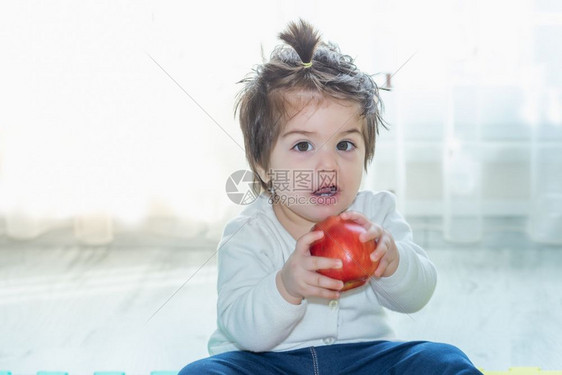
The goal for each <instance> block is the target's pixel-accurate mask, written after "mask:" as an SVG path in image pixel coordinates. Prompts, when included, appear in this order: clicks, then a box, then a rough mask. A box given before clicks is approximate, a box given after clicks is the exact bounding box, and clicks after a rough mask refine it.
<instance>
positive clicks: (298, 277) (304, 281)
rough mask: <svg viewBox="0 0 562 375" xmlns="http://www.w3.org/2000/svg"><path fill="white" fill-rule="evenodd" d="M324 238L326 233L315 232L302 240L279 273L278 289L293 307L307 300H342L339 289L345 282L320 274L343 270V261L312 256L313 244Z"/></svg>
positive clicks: (306, 235)
mask: <svg viewBox="0 0 562 375" xmlns="http://www.w3.org/2000/svg"><path fill="white" fill-rule="evenodd" d="M323 236H324V232H322V231H314V232H308V233H306V234H304V235H303V236H302V237H301V238H299V239H298V240H297V245H296V248H295V251H294V252H293V253H292V254H291V256H290V257H289V259H287V261H286V262H285V264H284V265H283V268H282V269H281V270H280V271H279V272H278V273H277V276H276V279H275V281H276V284H277V289H279V292H280V293H281V295H282V296H283V298H285V299H286V300H287V301H288V302H290V303H292V304H295V305H298V304H300V303H301V301H302V300H303V298H306V297H321V298H327V299H337V298H339V297H340V293H339V290H341V289H342V288H343V281H340V280H335V279H332V278H329V277H327V276H323V275H321V274H319V273H318V272H316V271H317V270H320V269H329V268H341V267H342V262H341V260H339V259H332V258H324V257H315V256H312V255H310V250H309V248H310V245H311V244H312V243H313V242H314V241H317V240H319V239H320V238H322V237H323Z"/></svg>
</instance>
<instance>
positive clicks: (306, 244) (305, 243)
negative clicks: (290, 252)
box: [295, 230, 324, 254]
mask: <svg viewBox="0 0 562 375" xmlns="http://www.w3.org/2000/svg"><path fill="white" fill-rule="evenodd" d="M322 237H324V232H323V231H321V230H316V231H313V232H308V233H305V234H304V235H303V236H302V237H301V238H299V239H298V241H297V245H296V247H295V251H296V252H299V253H301V254H307V253H308V252H309V251H310V245H312V244H313V243H314V242H315V241H318V240H319V239H321V238H322Z"/></svg>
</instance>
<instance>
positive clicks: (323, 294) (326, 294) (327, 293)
mask: <svg viewBox="0 0 562 375" xmlns="http://www.w3.org/2000/svg"><path fill="white" fill-rule="evenodd" d="M306 294H307V296H308V297H312V296H313V297H320V298H325V299H339V298H340V292H338V291H335V290H330V289H324V288H319V287H313V286H311V287H309V289H308V290H307V293H306Z"/></svg>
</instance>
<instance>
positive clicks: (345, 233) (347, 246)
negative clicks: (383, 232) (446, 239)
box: [310, 216, 379, 291]
mask: <svg viewBox="0 0 562 375" xmlns="http://www.w3.org/2000/svg"><path fill="white" fill-rule="evenodd" d="M317 230H321V231H323V232H324V237H322V238H321V239H319V240H318V241H315V242H314V243H313V244H312V245H310V254H311V255H313V256H320V257H326V258H337V259H341V261H342V263H343V265H342V268H338V269H333V268H332V269H324V270H318V272H319V273H321V274H322V275H325V276H328V277H331V278H333V279H337V280H341V281H343V282H344V287H343V289H342V291H345V290H349V289H353V288H357V287H359V286H361V285H363V284H365V283H366V282H367V280H369V277H371V276H372V275H373V274H374V273H375V270H376V269H377V266H378V264H379V263H378V262H373V261H372V260H371V257H370V255H371V253H372V252H373V251H374V250H375V245H376V244H375V240H374V239H373V240H370V241H367V242H361V241H360V240H359V235H360V234H361V233H364V232H366V229H365V228H363V227H362V226H361V225H359V224H357V223H356V222H354V221H352V220H344V219H342V218H341V217H340V216H330V217H328V218H327V219H325V220H324V221H321V222H319V223H317V224H316V225H315V226H314V227H313V228H312V231H317Z"/></svg>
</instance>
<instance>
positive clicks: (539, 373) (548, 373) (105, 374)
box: [0, 367, 562, 375]
mask: <svg viewBox="0 0 562 375" xmlns="http://www.w3.org/2000/svg"><path fill="white" fill-rule="evenodd" d="M480 371H482V372H483V373H484V374H485V375H562V370H554V371H553V370H541V369H540V367H512V368H510V369H509V370H507V371H486V370H484V369H480ZM177 373H178V371H150V372H147V375H177ZM0 375H17V374H15V373H12V372H10V371H2V370H0ZM36 375H72V374H69V373H68V372H65V371H37V373H36ZM93 375H127V374H125V373H124V372H120V371H95V372H93Z"/></svg>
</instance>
